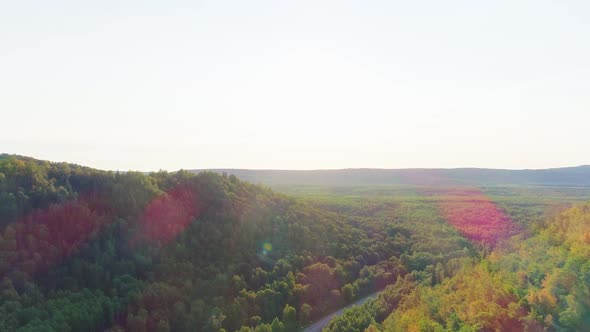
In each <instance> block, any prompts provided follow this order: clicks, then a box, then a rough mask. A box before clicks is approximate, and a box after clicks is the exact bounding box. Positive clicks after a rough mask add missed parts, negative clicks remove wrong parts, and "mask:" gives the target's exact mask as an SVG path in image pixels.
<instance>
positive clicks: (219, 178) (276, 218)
mask: <svg viewBox="0 0 590 332" xmlns="http://www.w3.org/2000/svg"><path fill="white" fill-rule="evenodd" d="M400 204H401V203H394V202H380V203H378V202H375V203H371V202H367V203H366V204H365V203H363V204H358V205H352V206H351V207H350V210H346V211H345V212H340V211H337V210H329V209H327V208H323V207H321V206H317V205H312V204H311V203H307V202H301V201H299V200H295V199H292V198H289V197H287V196H285V195H282V194H278V193H275V192H273V191H271V190H269V189H267V188H264V187H261V186H256V185H253V184H250V183H247V182H244V181H241V180H239V179H238V178H237V177H235V176H231V175H229V176H228V175H219V174H215V173H212V172H201V173H199V174H192V173H189V172H184V171H179V172H174V173H167V172H157V173H150V174H144V173H141V172H125V173H115V172H107V171H101V170H96V169H92V168H88V167H82V166H77V165H73V164H68V163H51V162H47V161H41V160H36V159H33V158H28V157H21V156H11V155H0V331H60V332H61V331H105V330H106V331H112V332H114V331H131V332H135V331H163V332H165V331H211V332H213V331H215V332H217V331H238V330H239V331H240V332H248V331H258V332H261V331H285V332H292V331H297V330H299V329H300V328H301V327H303V326H305V325H306V324H309V323H311V322H312V321H313V320H314V319H316V318H318V317H321V316H323V315H325V314H326V313H328V312H330V311H332V310H335V309H338V308H339V307H341V306H343V305H345V304H347V303H351V302H353V301H355V300H356V299H358V298H361V297H363V296H366V295H367V294H370V293H373V292H375V291H377V290H379V289H383V288H384V287H386V286H387V285H390V284H393V283H396V281H398V284H404V285H405V284H406V283H409V282H411V281H412V280H422V279H428V280H430V279H431V278H432V277H431V275H432V274H433V273H434V272H436V271H438V272H439V274H440V273H441V271H442V270H441V269H442V268H443V267H445V266H448V268H447V270H448V273H453V271H455V270H456V269H455V268H454V267H455V266H457V262H458V261H459V260H462V259H467V260H469V259H471V257H474V255H475V250H474V249H473V248H472V245H471V244H470V243H469V241H467V240H466V239H464V238H463V237H461V236H460V235H459V233H458V232H457V231H456V230H455V229H454V228H453V227H451V226H450V225H448V224H447V223H446V222H445V221H444V220H443V219H442V218H441V217H440V216H439V215H438V213H437V212H436V209H434V208H433V207H429V206H423V207H421V208H420V209H419V210H418V209H416V211H415V212H411V213H410V210H411V209H410V206H400ZM410 204H415V203H413V202H411V203H410ZM367 206H370V208H367ZM398 211H403V213H398ZM416 220H419V221H420V222H416ZM437 269H438V270H437ZM385 305H386V304H384V306H385ZM387 305H389V304H387Z"/></svg>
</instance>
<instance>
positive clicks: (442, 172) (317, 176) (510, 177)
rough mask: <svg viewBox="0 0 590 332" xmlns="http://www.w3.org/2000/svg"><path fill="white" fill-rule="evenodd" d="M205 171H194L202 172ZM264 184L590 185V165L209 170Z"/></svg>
mask: <svg viewBox="0 0 590 332" xmlns="http://www.w3.org/2000/svg"><path fill="white" fill-rule="evenodd" d="M201 171H203V170H193V171H192V172H197V173H198V172H201ZM210 171H214V172H218V173H227V174H233V175H235V176H237V177H238V178H240V179H242V180H245V181H249V182H253V183H262V184H265V185H270V186H274V185H311V186H313V185H317V186H347V185H355V186H356V185H488V186H494V185H498V186H502V185H547V186H554V185H558V186H590V166H589V165H586V166H578V167H564V168H549V169H534V170H506V169H486V168H453V169H442V168H439V169H434V168H433V169H426V168H423V169H420V168H416V169H370V168H359V169H338V170H309V171H301V170H248V169H210Z"/></svg>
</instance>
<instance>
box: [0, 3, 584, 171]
mask: <svg viewBox="0 0 590 332" xmlns="http://www.w3.org/2000/svg"><path fill="white" fill-rule="evenodd" d="M0 112H2V113H1V119H2V127H1V130H0V152H7V153H16V154H21V155H28V156H33V157H36V158H40V159H48V160H52V161H69V162H74V163H78V164H83V165H87V166H92V167H97V168H102V169H112V170H128V169H134V170H144V171H149V170H158V169H167V170H176V169H179V168H185V169H191V168H256V169H269V168H277V169H326V168H353V167H379V168H405V167H466V166H469V167H493V168H545V167H559V166H575V165H580V164H590V2H588V1H538V0H537V1H514V0H512V1H472V0H469V1H438V0H437V1H434V0H433V1H341V0H339V1H319V0H316V1H300V0H297V1H295V0H294V1H217V0H216V1H171V0H167V1H80V0H75V1H58V0H56V1H22V0H19V1H9V0H0Z"/></svg>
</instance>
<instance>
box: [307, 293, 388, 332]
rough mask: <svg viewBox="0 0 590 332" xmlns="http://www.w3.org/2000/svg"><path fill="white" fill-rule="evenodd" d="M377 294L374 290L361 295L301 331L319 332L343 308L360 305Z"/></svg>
mask: <svg viewBox="0 0 590 332" xmlns="http://www.w3.org/2000/svg"><path fill="white" fill-rule="evenodd" d="M377 294H379V292H375V293H373V294H371V295H367V296H365V297H363V298H362V299H360V300H357V301H356V302H353V303H351V304H349V305H347V306H346V307H344V308H341V309H340V310H338V311H334V312H333V313H331V314H329V315H327V316H324V317H322V318H321V319H320V320H318V321H317V322H315V323H313V324H312V325H310V326H308V327H306V328H305V329H304V330H303V331H304V332H321V331H322V329H323V328H324V327H326V325H328V323H329V322H330V321H331V320H332V318H334V317H336V316H340V315H342V312H344V310H346V309H348V308H351V307H353V306H355V305H361V304H363V303H365V302H367V300H369V299H372V298H374V297H376V296H377Z"/></svg>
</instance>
